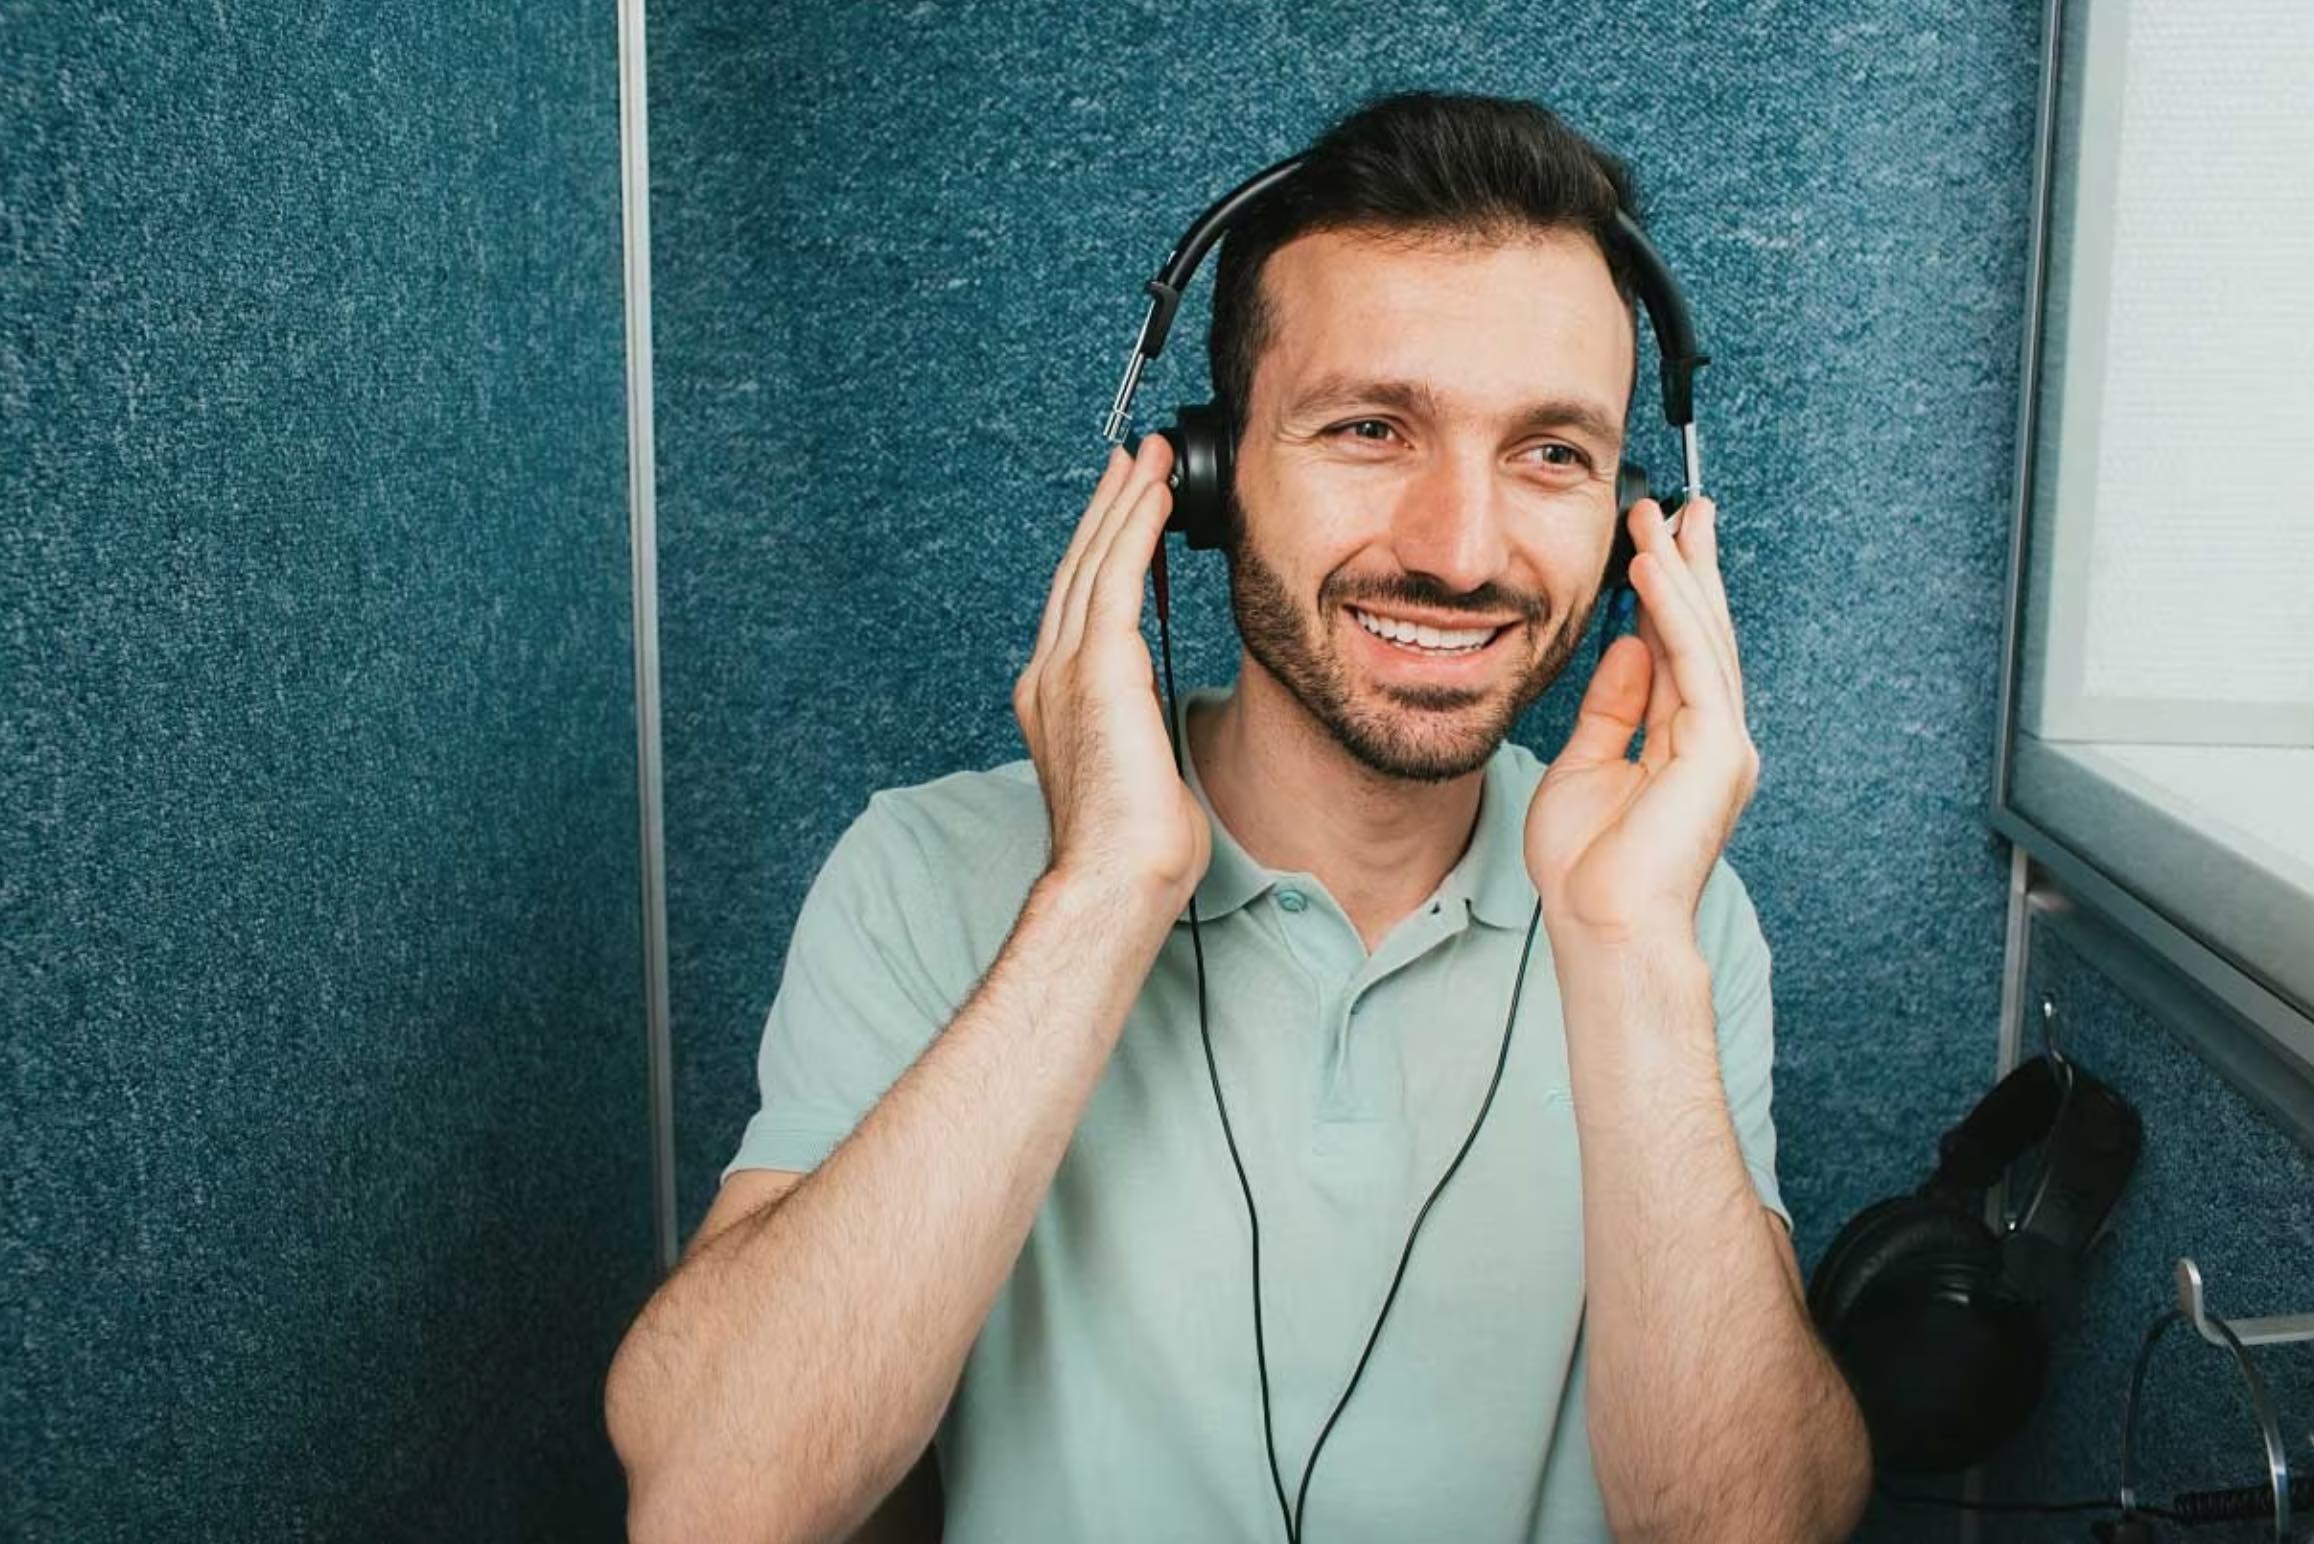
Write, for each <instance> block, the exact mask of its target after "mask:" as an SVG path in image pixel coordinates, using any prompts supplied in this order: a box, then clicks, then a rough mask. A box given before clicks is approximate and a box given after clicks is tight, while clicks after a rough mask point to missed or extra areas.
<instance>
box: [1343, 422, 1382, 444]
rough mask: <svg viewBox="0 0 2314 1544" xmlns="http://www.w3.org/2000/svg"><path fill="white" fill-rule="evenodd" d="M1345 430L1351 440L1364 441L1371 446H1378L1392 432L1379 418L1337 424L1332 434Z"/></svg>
mask: <svg viewBox="0 0 2314 1544" xmlns="http://www.w3.org/2000/svg"><path fill="white" fill-rule="evenodd" d="M1345 429H1346V430H1348V431H1349V433H1350V437H1351V438H1352V439H1359V440H1365V441H1367V442H1369V443H1371V444H1380V443H1381V442H1382V440H1383V439H1384V438H1385V437H1386V436H1388V435H1389V434H1390V433H1391V432H1392V431H1391V428H1390V425H1389V424H1388V423H1386V422H1384V421H1383V420H1382V419H1379V418H1360V419H1357V420H1355V421H1354V422H1351V423H1346V424H1337V425H1336V426H1335V429H1334V432H1335V433H1337V434H1339V433H1341V432H1342V431H1343V430H1345Z"/></svg>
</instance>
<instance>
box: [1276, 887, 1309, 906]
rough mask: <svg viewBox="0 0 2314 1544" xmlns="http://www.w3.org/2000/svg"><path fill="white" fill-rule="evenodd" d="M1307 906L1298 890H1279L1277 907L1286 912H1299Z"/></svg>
mask: <svg viewBox="0 0 2314 1544" xmlns="http://www.w3.org/2000/svg"><path fill="white" fill-rule="evenodd" d="M1308 904H1309V902H1308V901H1307V900H1305V899H1303V897H1302V892H1301V891H1299V890H1280V891H1279V892H1278V905H1279V906H1280V907H1282V908H1284V909H1285V910H1287V911H1300V910H1301V909H1302V908H1303V907H1304V906H1307V905H1308Z"/></svg>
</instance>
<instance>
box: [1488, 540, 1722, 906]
mask: <svg viewBox="0 0 2314 1544" xmlns="http://www.w3.org/2000/svg"><path fill="white" fill-rule="evenodd" d="M1718 514H1719V511H1718V509H1717V508H1716V507H1715V506H1714V505H1713V503H1712V501H1711V500H1709V499H1708V498H1703V497H1700V496H1699V497H1696V498H1693V499H1690V500H1688V501H1687V502H1686V503H1685V504H1684V505H1682V506H1681V509H1680V515H1681V523H1680V530H1679V534H1678V536H1676V537H1674V536H1673V535H1672V534H1671V531H1670V528H1669V527H1668V525H1667V524H1666V522H1665V520H1664V517H1663V510H1662V506H1660V505H1659V504H1657V503H1656V501H1655V500H1653V499H1642V500H1640V501H1639V502H1638V503H1637V504H1635V505H1633V506H1632V509H1631V514H1630V521H1631V531H1632V535H1633V537H1634V538H1635V539H1636V541H1637V544H1638V553H1637V555H1636V556H1635V557H1634V558H1633V559H1632V562H1631V583H1632V586H1633V587H1634V588H1635V589H1636V590H1637V591H1638V592H1639V603H1640V609H1639V631H1638V635H1637V636H1636V637H1623V638H1618V639H1616V640H1615V642H1614V643H1613V644H1611V645H1610V646H1609V647H1608V649H1607V652H1606V654H1605V655H1604V657H1602V658H1601V659H1600V661H1599V666H1598V669H1597V670H1596V671H1594V672H1593V673H1592V676H1591V682H1590V685H1589V686H1588V687H1587V688H1586V689H1585V691H1584V693H1583V703H1582V707H1581V709H1580V710H1579V712H1578V714H1577V717H1576V721H1575V728H1574V732H1573V733H1572V734H1570V735H1569V736H1568V737H1567V744H1566V748H1565V749H1563V750H1562V751H1560V753H1559V755H1558V758H1557V759H1556V760H1554V761H1553V762H1552V763H1551V764H1550V767H1549V769H1548V770H1547V771H1546V772H1545V773H1544V776H1543V780H1542V784H1541V786H1540V787H1538V788H1537V789H1536V790H1535V797H1534V802H1533V803H1532V804H1531V805H1530V806H1528V809H1527V826H1526V859H1527V872H1528V874H1529V875H1530V876H1532V878H1533V879H1534V882H1535V891H1536V893H1537V894H1538V895H1540V896H1541V897H1542V902H1543V917H1544V920H1545V921H1546V922H1547V923H1548V924H1549V925H1550V928H1551V932H1552V935H1553V936H1554V937H1560V936H1564V935H1581V936H1586V937H1600V938H1607V939H1613V940H1618V941H1621V940H1652V939H1660V938H1665V937H1680V938H1690V939H1692V938H1693V936H1694V926H1695V908H1696V903H1697V901H1698V899H1699V898H1700V897H1701V895H1702V893H1703V885H1704V881H1705V880H1706V879H1707V878H1708V877H1710V874H1711V867H1712V864H1713V863H1714V862H1715V861H1716V860H1717V859H1718V857H1719V854H1720V851H1721V849H1723V848H1724V847H1725V846H1726V845H1727V839H1728V836H1729V833H1731V832H1732V831H1734V829H1735V823H1736V820H1737V818H1738V817H1739V816H1741V815H1742V814H1743V810H1744V806H1745V805H1746V804H1747V803H1749V802H1750V800H1751V796H1752V790H1753V789H1754V788H1755V787H1756V786H1757V785H1758V783H1759V770H1760V758H1759V752H1758V751H1757V750H1755V749H1754V748H1753V746H1752V741H1751V734H1750V731H1749V730H1748V729H1747V728H1746V727H1745V725H1744V697H1743V674H1742V671H1741V670H1740V668H1739V667H1738V665H1737V662H1736V642H1735V624H1734V622H1733V621H1732V620H1731V619H1730V618H1729V616H1728V609H1727V591H1726V589H1725V588H1724V587H1723V586H1722V585H1721V583H1720V573H1719V547H1718V540H1717V532H1716V529H1715V528H1716V524H1717V520H1718ZM1642 727H1644V728H1645V730H1646V732H1647V736H1646V743H1645V745H1644V747H1643V749H1642V751H1641V754H1640V756H1639V758H1638V759H1637V760H1636V761H1634V760H1632V759H1631V741H1632V737H1633V736H1634V735H1636V734H1637V733H1638V732H1639V731H1640V729H1641V728H1642Z"/></svg>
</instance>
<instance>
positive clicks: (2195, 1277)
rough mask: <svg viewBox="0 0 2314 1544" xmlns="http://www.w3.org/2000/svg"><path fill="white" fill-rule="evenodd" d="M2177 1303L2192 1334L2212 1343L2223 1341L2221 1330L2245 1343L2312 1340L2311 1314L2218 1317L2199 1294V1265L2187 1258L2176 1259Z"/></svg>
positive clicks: (2313, 1319) (2259, 1344) (2247, 1344)
mask: <svg viewBox="0 0 2314 1544" xmlns="http://www.w3.org/2000/svg"><path fill="white" fill-rule="evenodd" d="M2177 1306H2178V1309H2179V1311H2180V1312H2182V1313H2183V1314H2184V1315H2185V1316H2186V1319H2187V1321H2188V1322H2190V1323H2191V1324H2192V1325H2193V1327H2194V1333H2195V1334H2197V1335H2199V1336H2201V1338H2202V1339H2204V1340H2206V1341H2208V1342H2209V1343H2210V1344H2211V1345H2213V1346H2222V1345H2224V1344H2225V1343H2226V1339H2225V1332H2224V1331H2221V1330H2220V1329H2219V1326H2220V1325H2223V1326H2224V1327H2225V1331H2230V1332H2231V1333H2232V1335H2233V1337H2234V1339H2236V1340H2238V1341H2240V1342H2241V1343H2242V1344H2243V1345H2245V1346H2286V1345H2289V1344H2291V1343H2292V1342H2293V1341H2300V1340H2314V1313H2278V1314H2268V1315H2266V1316H2265V1317H2264V1318H2259V1319H2220V1318H2219V1317H2218V1316H2217V1315H2216V1314H2213V1313H2211V1312H2210V1311H2209V1306H2208V1304H2207V1302H2206V1301H2205V1300H2204V1298H2203V1296H2202V1273H2201V1267H2200V1266H2198V1265H2196V1264H2194V1263H2193V1261H2192V1260H2190V1259H2184V1258H2181V1259H2179V1261H2178V1262H2177Z"/></svg>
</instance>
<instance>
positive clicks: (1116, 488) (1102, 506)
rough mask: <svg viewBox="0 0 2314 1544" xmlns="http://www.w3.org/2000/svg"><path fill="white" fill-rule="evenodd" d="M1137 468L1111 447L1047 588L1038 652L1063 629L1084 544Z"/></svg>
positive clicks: (1047, 649)
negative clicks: (1067, 604)
mask: <svg viewBox="0 0 2314 1544" xmlns="http://www.w3.org/2000/svg"><path fill="white" fill-rule="evenodd" d="M1133 470H1134V462H1133V458H1132V457H1130V456H1128V455H1126V454H1125V452H1124V450H1123V449H1122V448H1121V447H1118V446H1114V445H1112V446H1110V447H1109V459H1108V461H1107V462H1106V463H1105V464H1104V465H1103V466H1102V468H1101V480H1100V481H1099V482H1098V483H1097V484H1095V485H1094V487H1093V496H1092V497H1091V498H1090V499H1088V500H1087V501H1086V502H1085V513H1084V515H1083V517H1082V518H1081V519H1079V520H1078V521H1077V528H1076V530H1075V531H1074V532H1073V533H1072V534H1071V535H1070V537H1069V545H1068V547H1067V549H1066V550H1064V551H1063V552H1062V553H1061V560H1060V562H1059V564H1058V565H1056V566H1055V567H1054V569H1053V582H1052V588H1051V589H1049V590H1047V591H1046V592H1045V609H1044V619H1043V620H1042V621H1041V622H1040V623H1039V624H1038V626H1037V635H1036V650H1035V653H1036V654H1037V655H1040V656H1041V655H1045V654H1049V653H1050V652H1051V651H1052V645H1053V639H1054V637H1055V636H1056V635H1057V634H1058V633H1059V632H1060V619H1061V611H1062V607H1063V603H1064V602H1065V601H1066V600H1067V599H1068V593H1069V581H1070V579H1071V577H1072V576H1074V575H1075V573H1076V571H1077V565H1078V563H1079V561H1080V560H1081V559H1082V558H1083V556H1084V551H1085V544H1086V543H1087V542H1088V541H1090V540H1091V539H1092V536H1093V532H1094V531H1095V530H1097V529H1098V528H1099V526H1100V523H1101V517H1102V516H1103V515H1104V514H1106V513H1107V512H1108V509H1109V506H1110V505H1111V504H1112V503H1113V502H1115V500H1116V498H1117V495H1118V494H1119V493H1120V492H1122V491H1123V489H1124V487H1125V484H1126V482H1127V481H1128V479H1129V478H1130V477H1131V474H1132V472H1133Z"/></svg>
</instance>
